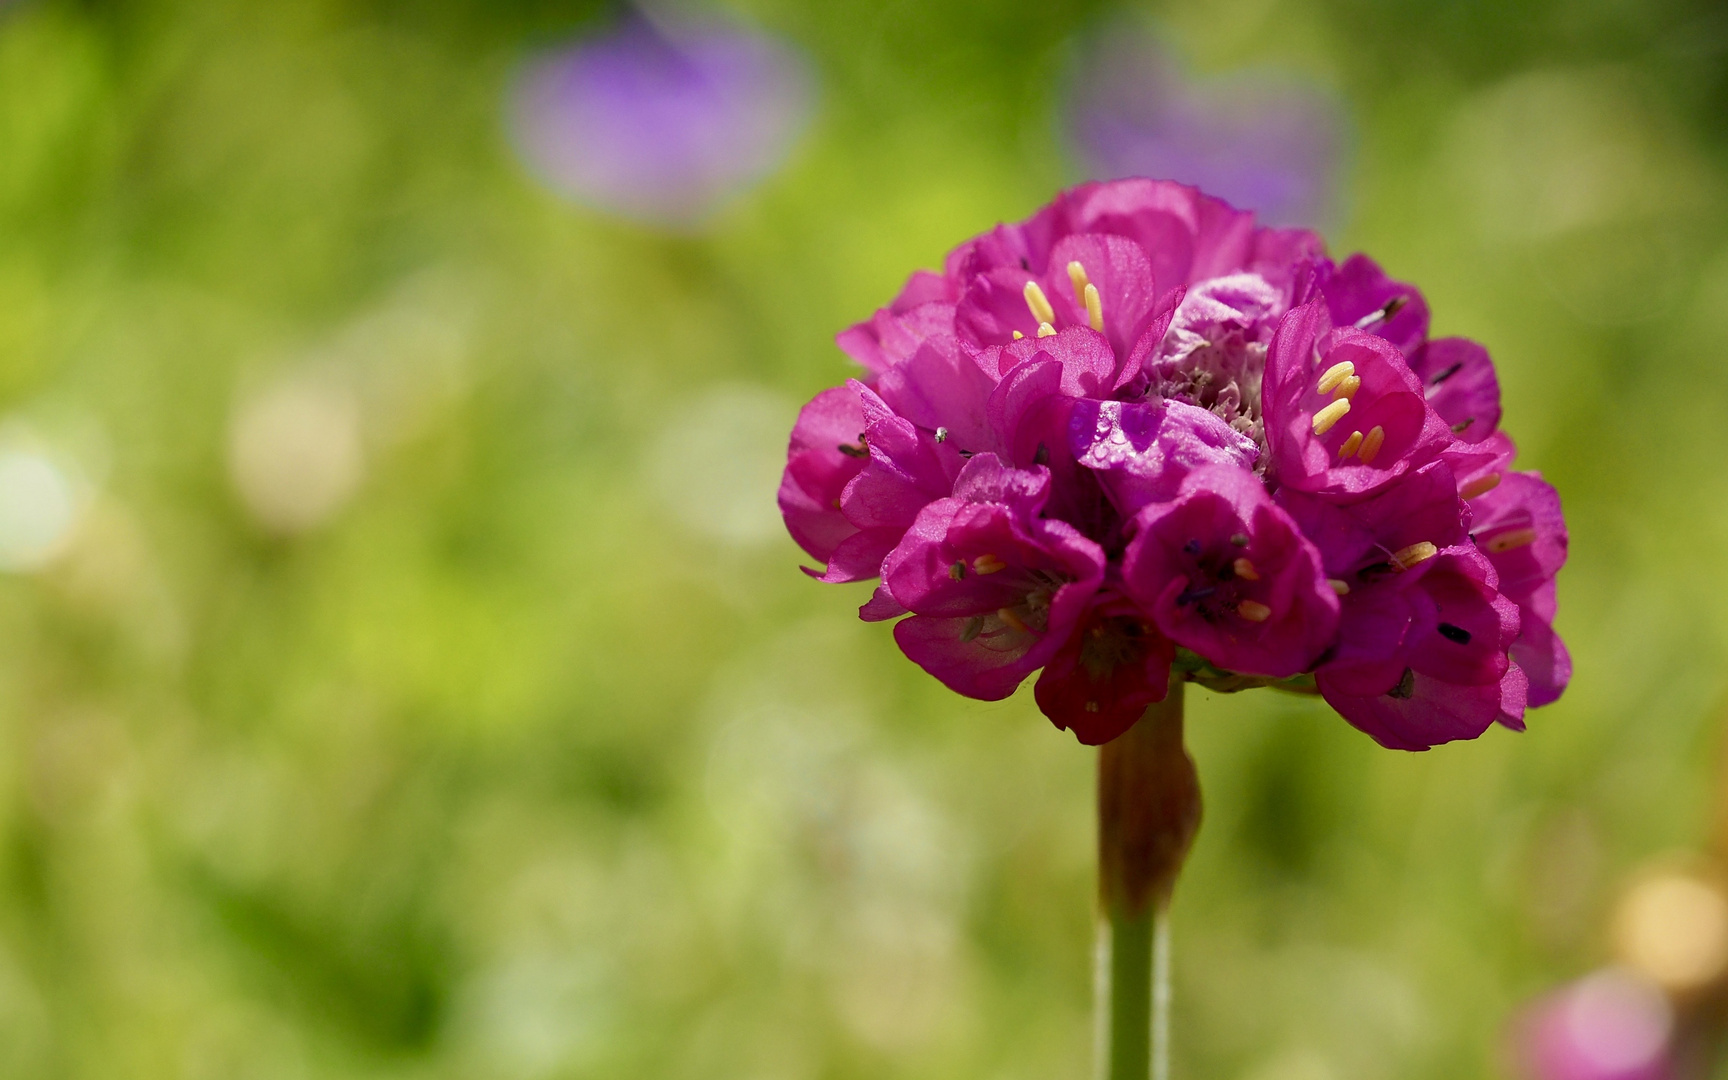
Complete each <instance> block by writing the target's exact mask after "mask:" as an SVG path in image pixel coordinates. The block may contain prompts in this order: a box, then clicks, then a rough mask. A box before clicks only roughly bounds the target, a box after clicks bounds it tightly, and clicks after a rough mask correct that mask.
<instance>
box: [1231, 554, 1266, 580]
mask: <svg viewBox="0 0 1728 1080" xmlns="http://www.w3.org/2000/svg"><path fill="white" fill-rule="evenodd" d="M1231 567H1232V569H1234V570H1235V571H1236V576H1237V577H1239V578H1241V579H1243V580H1244V581H1259V580H1260V571H1258V570H1256V569H1254V564H1253V563H1251V562H1249V561H1248V560H1247V559H1237V560H1236V561H1235V562H1234V563H1232V564H1231Z"/></svg>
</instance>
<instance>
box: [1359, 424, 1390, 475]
mask: <svg viewBox="0 0 1728 1080" xmlns="http://www.w3.org/2000/svg"><path fill="white" fill-rule="evenodd" d="M1385 442H1386V429H1385V428H1383V427H1381V426H1380V425H1379V424H1375V425H1374V426H1373V427H1371V428H1369V429H1368V434H1367V435H1365V436H1363V438H1362V449H1360V450H1358V451H1356V456H1357V457H1359V458H1361V459H1362V464H1364V465H1372V464H1374V459H1375V458H1376V457H1378V456H1379V454H1380V447H1381V446H1383V445H1384V444H1385Z"/></svg>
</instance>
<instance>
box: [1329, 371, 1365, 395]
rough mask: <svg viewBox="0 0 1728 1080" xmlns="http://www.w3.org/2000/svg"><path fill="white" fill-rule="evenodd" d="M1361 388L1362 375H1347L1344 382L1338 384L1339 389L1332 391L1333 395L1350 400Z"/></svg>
mask: <svg viewBox="0 0 1728 1080" xmlns="http://www.w3.org/2000/svg"><path fill="white" fill-rule="evenodd" d="M1360 389H1362V376H1360V375H1349V376H1346V377H1345V379H1344V381H1343V382H1341V383H1339V384H1338V389H1336V390H1334V391H1332V396H1333V397H1335V398H1343V399H1344V400H1345V401H1349V400H1350V399H1351V398H1353V397H1355V396H1356V391H1358V390H1360Z"/></svg>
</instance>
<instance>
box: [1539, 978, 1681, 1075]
mask: <svg viewBox="0 0 1728 1080" xmlns="http://www.w3.org/2000/svg"><path fill="white" fill-rule="evenodd" d="M1673 1027H1674V1014H1673V1010H1672V1009H1671V1008H1670V1007H1669V1005H1668V1000H1667V999H1666V998H1664V997H1663V996H1662V993H1661V991H1659V990H1657V989H1656V987H1654V986H1652V985H1651V984H1649V983H1648V982H1645V981H1644V980H1642V979H1640V978H1638V977H1637V976H1635V975H1632V974H1630V973H1629V972H1626V971H1623V970H1621V969H1618V968H1608V969H1606V970H1603V971H1599V972H1597V973H1595V974H1593V975H1590V976H1588V977H1586V978H1583V979H1580V980H1578V981H1577V982H1574V983H1572V984H1570V985H1568V986H1565V987H1563V988H1561V989H1560V990H1558V991H1556V992H1555V993H1553V994H1550V995H1549V996H1547V997H1545V998H1542V999H1541V1000H1539V1001H1537V1002H1536V1003H1534V1004H1533V1005H1531V1006H1530V1007H1529V1009H1528V1010H1527V1011H1526V1012H1525V1013H1524V1014H1523V1016H1522V1017H1520V1018H1519V1020H1518V1021H1517V1022H1516V1023H1515V1025H1514V1028H1513V1042H1514V1046H1513V1049H1514V1052H1515V1054H1516V1056H1517V1060H1518V1064H1519V1066H1520V1067H1521V1069H1522V1071H1523V1073H1524V1075H1525V1076H1527V1077H1528V1078H1529V1080H1667V1078H1668V1077H1669V1076H1670V1075H1671V1070H1670V1068H1669V1054H1668V1049H1669V1036H1670V1034H1671V1033H1672V1031H1673Z"/></svg>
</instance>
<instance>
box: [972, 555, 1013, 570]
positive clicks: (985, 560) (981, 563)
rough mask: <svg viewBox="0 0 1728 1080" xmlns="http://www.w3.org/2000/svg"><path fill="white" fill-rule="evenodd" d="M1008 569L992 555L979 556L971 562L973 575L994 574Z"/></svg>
mask: <svg viewBox="0 0 1728 1080" xmlns="http://www.w3.org/2000/svg"><path fill="white" fill-rule="evenodd" d="M1006 569H1008V564H1007V563H1005V562H1003V561H1002V560H1001V559H998V558H997V557H996V556H994V555H980V556H978V557H977V558H976V559H973V560H972V572H973V573H974V574H996V573H1000V572H1001V571H1003V570H1006Z"/></svg>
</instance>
